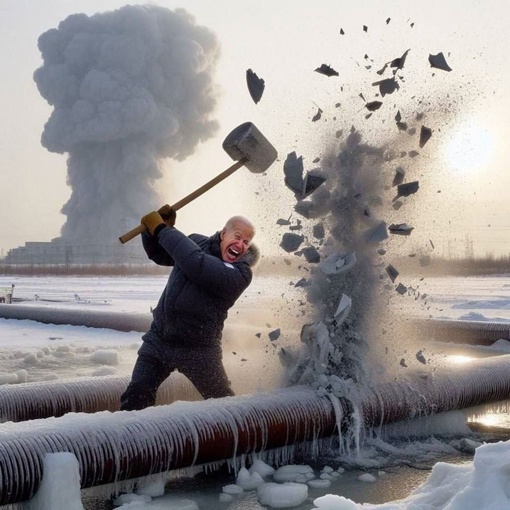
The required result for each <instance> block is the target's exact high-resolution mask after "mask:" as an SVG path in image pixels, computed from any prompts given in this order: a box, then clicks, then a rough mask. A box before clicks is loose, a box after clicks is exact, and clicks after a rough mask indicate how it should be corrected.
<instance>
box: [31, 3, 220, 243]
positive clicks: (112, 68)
mask: <svg viewBox="0 0 510 510" xmlns="http://www.w3.org/2000/svg"><path fill="white" fill-rule="evenodd" d="M38 45H39V50H40V51H41V55H42V59H43V65H42V66H41V67H40V68H39V69H37V70H36V71H35V73H34V80H35V82H36V84H37V87H38V89H39V92H40V93H41V95H42V96H43V97H44V98H45V99H46V100H47V101H48V103H49V104H50V105H51V106H52V107H53V111H52V114H51V116H50V118H49V119H48V121H47V123H46V125H45V127H44V131H43V134H42V139H41V142H42V145H43V146H44V147H46V149H48V150H49V151H51V152H56V153H59V154H63V153H67V154H68V159H67V182H68V185H69V186H70V187H71V190H72V191H71V196H70V198H69V201H68V202H67V203H66V204H65V205H64V206H63V208H62V213H63V214H65V215H66V216H67V220H66V222H65V224H64V225H63V227H62V231H61V234H62V238H64V239H73V240H76V241H79V240H94V241H96V242H97V241H101V242H105V241H111V240H113V239H116V238H117V237H118V235H119V232H120V230H121V229H124V230H125V228H126V226H129V227H130V226H132V225H133V224H135V225H136V224H138V222H139V219H140V217H141V216H142V215H143V214H144V213H146V212H147V211H150V210H152V209H154V208H156V207H158V206H160V205H162V204H160V203H159V200H158V196H157V193H156V192H155V190H154V187H153V184H154V181H155V180H156V179H158V178H159V177H161V175H162V174H161V169H160V166H159V162H160V160H161V159H162V158H173V159H175V160H178V161H182V160H184V159H185V158H186V157H188V156H189V155H191V154H193V152H194V150H195V147H196V146H197V144H198V143H199V142H201V141H204V140H206V139H208V138H209V137H211V136H212V135H213V134H214V132H215V131H216V129H217V123H216V122H215V121H214V120H213V119H211V115H212V112H213V110H214V108H215V105H216V100H215V85H214V83H213V73H214V70H215V66H216V62H217V59H218V57H219V44H218V41H217V38H216V36H215V35H214V34H213V33H212V32H211V31H210V30H209V29H207V28H205V27H202V26H198V25H197V24H196V23H195V19H194V18H193V17H192V16H191V15H190V14H189V13H187V12H186V11H185V10H182V9H177V10H175V11H170V10H168V9H166V8H162V7H157V6H154V5H144V6H131V5H128V6H125V7H122V8H120V9H118V10H116V11H112V12H106V13H99V14H94V15H93V16H87V15H85V14H74V15H71V16H69V17H68V18H66V19H65V20H64V21H62V22H61V23H60V24H59V26H58V28H54V29H51V30H48V31H47V32H45V33H43V34H42V35H41V36H40V37H39V41H38Z"/></svg>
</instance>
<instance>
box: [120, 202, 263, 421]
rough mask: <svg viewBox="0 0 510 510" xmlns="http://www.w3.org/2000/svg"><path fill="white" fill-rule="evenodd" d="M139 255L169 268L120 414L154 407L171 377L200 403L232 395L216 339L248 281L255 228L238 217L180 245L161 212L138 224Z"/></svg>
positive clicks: (169, 214) (169, 216)
mask: <svg viewBox="0 0 510 510" xmlns="http://www.w3.org/2000/svg"><path fill="white" fill-rule="evenodd" d="M141 222H142V224H143V225H145V227H146V228H147V232H144V233H143V234H142V242H143V246H144V249H145V251H146V253H147V255H148V257H149V259H151V260H152V261H154V262H155V263H156V264H159V265H163V266H173V270H172V272H171V273H170V276H169V278H168V282H167V285H166V287H165V290H164V291H163V293H162V295H161V297H160V299H159V302H158V305H157V306H156V308H155V309H154V311H153V322H152V325H151V327H150V329H149V331H148V332H147V333H146V334H145V335H144V336H143V337H142V339H143V344H142V346H141V348H140V349H139V351H138V359H137V361H136V364H135V367H134V369H133V375H132V378H131V382H130V383H129V385H128V387H127V389H126V391H125V392H124V394H123V395H122V397H121V410H123V411H127V410H134V409H143V408H145V407H148V406H151V405H154V403H155V400H156V392H157V389H158V387H159V386H160V385H161V383H162V382H163V381H164V380H165V379H166V378H167V377H168V376H169V375H170V373H171V372H172V371H173V370H174V369H178V370H179V372H181V373H183V374H184V375H185V376H186V377H188V379H190V380H191V382H192V383H193V384H194V385H195V386H196V388H197V389H198V391H199V392H200V393H201V394H202V396H203V397H204V398H205V399H207V398H211V397H213V398H218V397H224V396H229V395H233V394H234V393H233V391H232V389H231V388H230V382H229V380H228V378H227V374H226V373H225V369H224V367H223V363H222V349H221V336H222V331H223V326H224V322H225V319H226V318H227V314H228V310H229V309H230V308H231V307H232V306H233V305H234V303H235V302H236V300H237V299H238V298H239V297H240V296H241V294H242V293H243V292H244V291H245V290H246V288H247V287H248V285H249V284H250V283H251V280H252V267H253V266H254V265H255V263H256V262H257V260H258V257H259V253H258V249H257V248H256V247H255V246H254V245H253V244H252V239H253V237H254V235H255V227H254V226H253V225H252V223H251V222H250V221H249V220H248V219H246V218H244V217H243V216H234V217H232V218H230V219H229V220H228V221H227V223H226V224H225V226H224V227H223V229H222V230H221V232H217V233H216V234H214V235H213V236H211V237H206V236H203V235H201V234H191V235H190V236H189V237H187V236H186V235H185V234H183V233H182V232H180V231H179V230H177V229H176V228H175V227H174V224H175V211H173V209H171V208H170V206H163V207H162V208H161V209H159V210H158V211H154V212H151V213H149V214H147V215H146V216H144V217H143V218H142V220H141Z"/></svg>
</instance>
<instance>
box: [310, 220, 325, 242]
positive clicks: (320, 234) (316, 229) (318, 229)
mask: <svg viewBox="0 0 510 510" xmlns="http://www.w3.org/2000/svg"><path fill="white" fill-rule="evenodd" d="M312 233H313V237H315V239H324V236H325V235H326V231H325V230H324V223H322V222H321V223H317V224H316V225H314V226H313V230H312Z"/></svg>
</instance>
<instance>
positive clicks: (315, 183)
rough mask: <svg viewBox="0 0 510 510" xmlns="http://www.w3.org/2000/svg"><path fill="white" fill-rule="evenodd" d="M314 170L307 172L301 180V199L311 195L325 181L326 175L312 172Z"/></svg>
mask: <svg viewBox="0 0 510 510" xmlns="http://www.w3.org/2000/svg"><path fill="white" fill-rule="evenodd" d="M312 172H314V170H311V171H310V172H307V173H306V175H305V178H304V180H303V191H302V193H301V199H303V198H306V197H307V196H309V195H311V194H312V193H313V192H314V191H315V190H316V189H317V188H318V187H319V186H320V185H321V184H323V183H324V182H326V177H323V176H322V175H318V174H317V173H312Z"/></svg>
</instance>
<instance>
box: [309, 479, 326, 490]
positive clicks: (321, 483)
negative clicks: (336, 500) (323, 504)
mask: <svg viewBox="0 0 510 510" xmlns="http://www.w3.org/2000/svg"><path fill="white" fill-rule="evenodd" d="M307 483H308V485H309V486H310V487H312V489H327V488H328V487H330V486H331V481H330V480H309V481H308V482H307Z"/></svg>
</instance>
